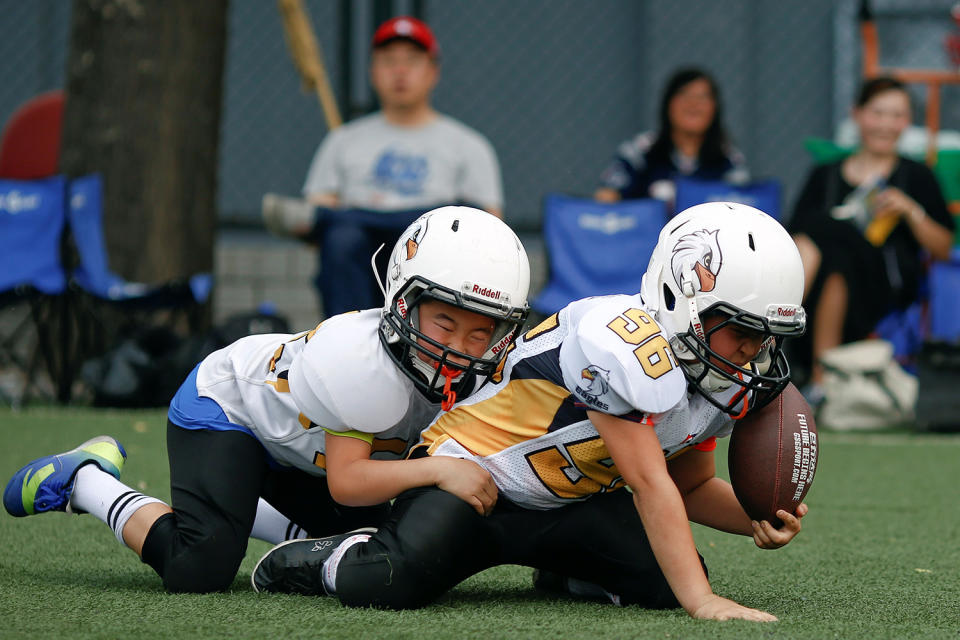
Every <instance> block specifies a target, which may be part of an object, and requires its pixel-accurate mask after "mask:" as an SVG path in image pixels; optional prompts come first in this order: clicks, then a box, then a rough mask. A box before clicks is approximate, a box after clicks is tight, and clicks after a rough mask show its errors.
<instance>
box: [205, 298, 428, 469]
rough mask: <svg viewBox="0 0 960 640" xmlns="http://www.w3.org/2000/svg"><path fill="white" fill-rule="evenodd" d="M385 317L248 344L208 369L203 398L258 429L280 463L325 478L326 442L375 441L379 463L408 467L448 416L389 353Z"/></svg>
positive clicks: (208, 362)
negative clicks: (381, 330)
mask: <svg viewBox="0 0 960 640" xmlns="http://www.w3.org/2000/svg"><path fill="white" fill-rule="evenodd" d="M379 320H380V310H379V309H370V310H367V311H362V312H359V313H347V314H343V315H339V316H334V317H333V318H330V319H329V320H327V321H325V322H324V323H322V324H321V325H319V326H318V327H317V328H316V329H314V330H313V331H309V332H304V333H301V334H292V335H288V334H264V335H253V336H248V337H246V338H241V339H240V340H237V341H236V342H234V343H233V344H231V345H229V346H227V347H225V348H223V349H220V350H219V351H216V352H214V353H212V354H210V355H209V356H207V358H206V359H204V361H203V362H202V363H201V364H200V367H199V370H198V372H197V393H198V394H199V395H200V396H204V397H207V398H211V399H212V400H214V401H215V402H216V403H217V404H218V405H220V407H221V408H222V409H223V412H224V413H225V414H226V416H227V418H228V419H229V420H230V422H233V423H236V424H240V425H243V426H246V427H249V428H250V430H251V431H253V433H254V435H255V436H256V437H257V439H259V440H260V442H262V443H263V446H264V447H265V448H266V449H267V451H268V452H269V453H270V455H271V456H273V458H274V459H275V460H276V461H277V462H279V463H281V464H284V465H290V466H293V467H297V468H299V469H302V470H304V471H306V472H308V473H311V474H314V475H322V474H324V473H325V468H326V460H325V457H324V434H325V431H326V430H329V431H336V432H349V431H359V432H362V433H363V434H373V435H372V438H365V439H372V446H373V456H372V457H374V458H381V459H382V458H386V459H397V458H402V457H403V456H404V455H405V454H406V451H407V449H408V447H409V445H410V444H411V443H413V442H416V440H417V437H418V434H419V432H420V430H422V429H423V427H424V426H425V425H427V424H429V423H430V420H432V419H433V418H434V417H435V416H436V414H437V413H438V412H439V406H438V405H436V404H433V403H431V402H429V401H428V400H427V399H426V398H424V397H423V395H421V394H420V393H419V392H417V390H416V389H415V388H414V386H413V383H412V382H411V381H410V380H409V379H408V378H407V377H406V376H405V375H404V374H403V372H401V371H400V370H399V369H398V368H397V366H396V365H395V364H394V363H393V361H392V360H391V359H390V357H389V356H388V355H387V353H386V352H385V351H384V348H383V346H382V345H381V344H380V339H379V335H378V333H377V326H378V324H379Z"/></svg>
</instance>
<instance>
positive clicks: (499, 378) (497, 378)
mask: <svg viewBox="0 0 960 640" xmlns="http://www.w3.org/2000/svg"><path fill="white" fill-rule="evenodd" d="M516 348H517V341H516V340H514V341H513V342H511V343H510V346H509V347H507V350H506V351H504V352H503V356H502V358H501V360H500V364H498V365H497V370H496V371H494V372H493V375H492V376H490V380H491V381H492V382H493V384H500V383H501V382H503V368H504V367H505V366H506V365H507V357H508V356H509V355H510V352H511V351H513V350H514V349H516Z"/></svg>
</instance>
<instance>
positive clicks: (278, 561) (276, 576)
mask: <svg viewBox="0 0 960 640" xmlns="http://www.w3.org/2000/svg"><path fill="white" fill-rule="evenodd" d="M376 531H377V530H376V529H372V528H366V529H357V530H356V531H350V532H348V533H341V534H339V535H335V536H327V537H326V538H303V539H300V540H287V541H286V542H281V543H280V544H278V545H277V546H275V547H274V548H273V549H270V551H267V553H266V554H265V555H264V556H263V557H262V558H260V561H259V562H257V566H255V567H254V568H253V574H252V575H251V576H250V583H251V584H252V585H253V590H254V591H256V592H257V593H260V592H261V591H266V592H270V593H296V594H300V595H304V596H325V595H328V594H327V590H326V588H324V586H323V563H324V562H326V560H327V558H329V557H330V554H332V553H333V551H334V549H336V548H337V547H338V546H340V543H341V542H343V541H344V540H346V539H347V538H350V537H352V536H354V535H356V534H358V533H375V532H376Z"/></svg>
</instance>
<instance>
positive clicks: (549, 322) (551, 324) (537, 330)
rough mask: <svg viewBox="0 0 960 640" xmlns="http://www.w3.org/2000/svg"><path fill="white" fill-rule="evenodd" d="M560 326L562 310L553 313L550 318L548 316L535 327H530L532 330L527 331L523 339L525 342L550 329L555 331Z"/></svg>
mask: <svg viewBox="0 0 960 640" xmlns="http://www.w3.org/2000/svg"><path fill="white" fill-rule="evenodd" d="M559 326H560V312H559V311H558V312H557V313H555V314H553V315H552V316H550V317H549V318H547V319H546V320H544V321H543V322H541V323H540V324H538V325H537V326H535V327H534V328H533V329H530V331H527V332H526V333H525V334H523V340H524V342H530V341H531V340H533V339H534V338H537V337H539V336H542V335H543V334H545V333H547V332H548V331H553V330H554V329H556V328H557V327H559Z"/></svg>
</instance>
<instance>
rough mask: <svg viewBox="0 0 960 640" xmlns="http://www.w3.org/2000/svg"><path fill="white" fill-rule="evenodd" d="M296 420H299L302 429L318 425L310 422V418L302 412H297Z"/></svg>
mask: <svg viewBox="0 0 960 640" xmlns="http://www.w3.org/2000/svg"><path fill="white" fill-rule="evenodd" d="M297 422H299V423H300V426H301V427H303V428H304V429H313V428H314V427H316V426H318V425H316V424H314V423H313V422H310V418H308V417H307V416H305V415H303V414H302V413H300V414H297Z"/></svg>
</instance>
